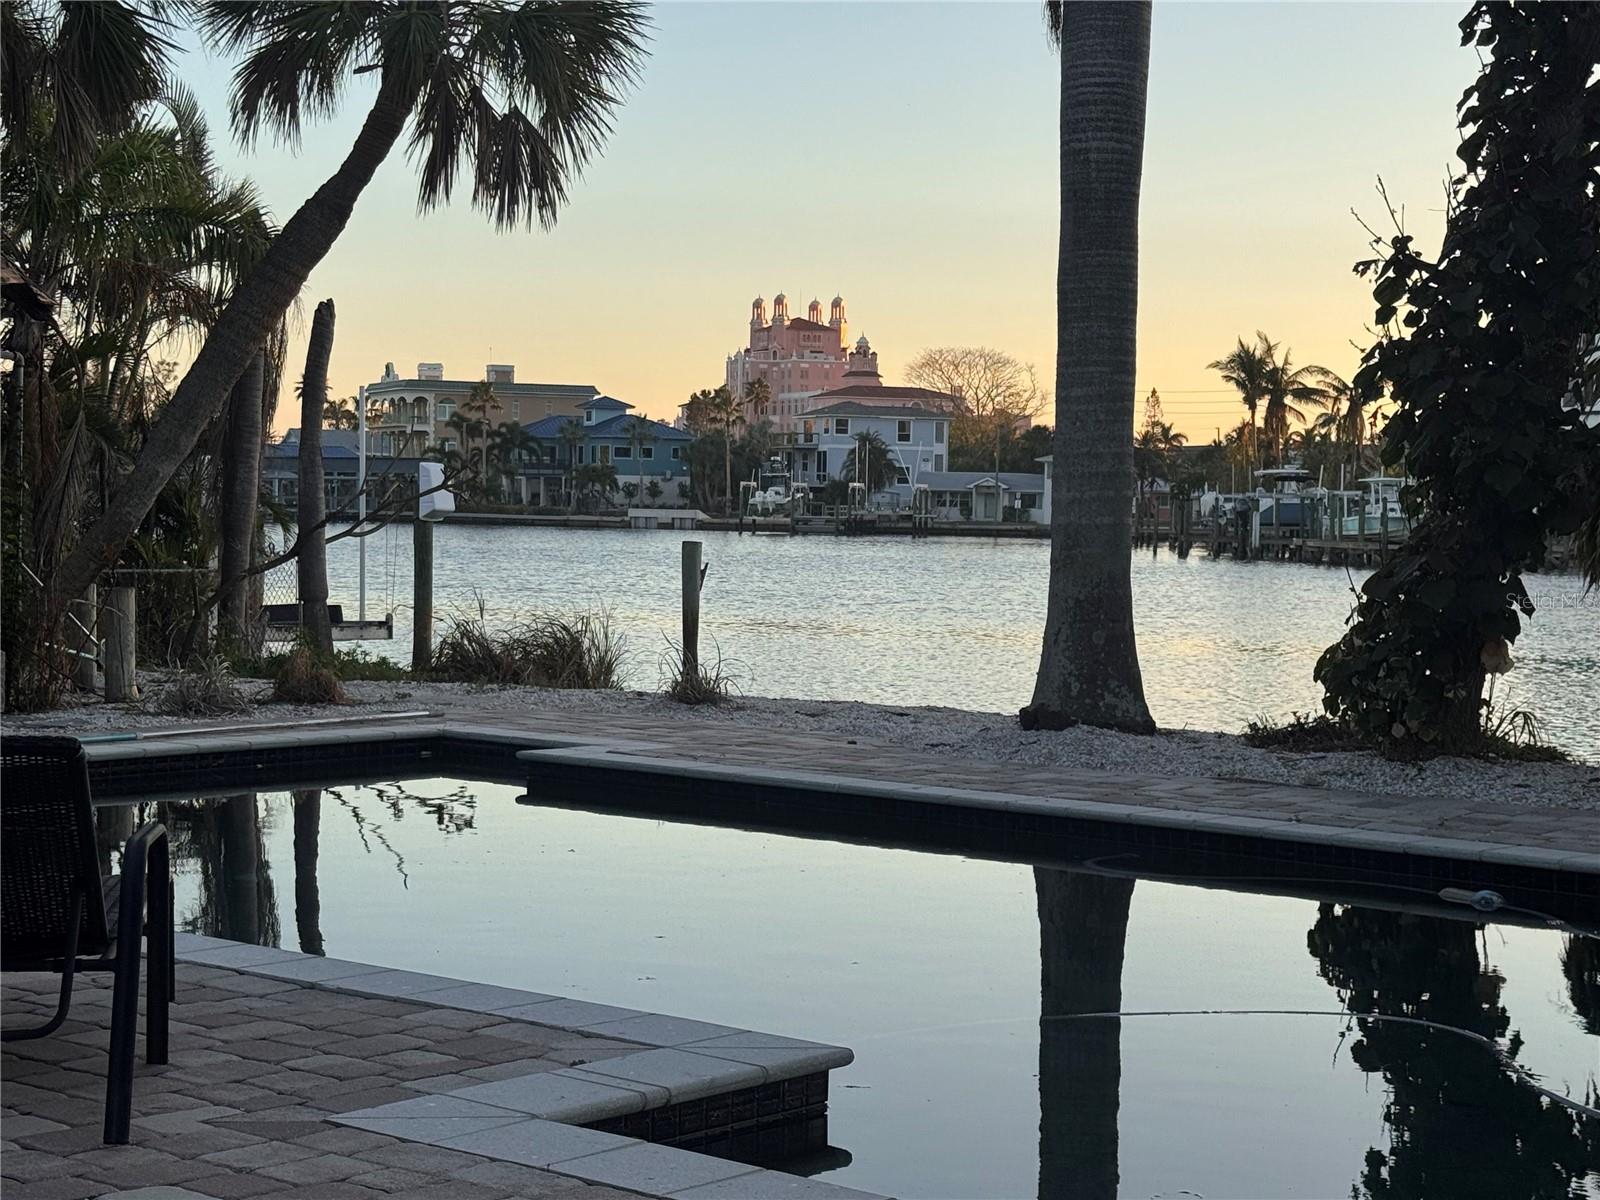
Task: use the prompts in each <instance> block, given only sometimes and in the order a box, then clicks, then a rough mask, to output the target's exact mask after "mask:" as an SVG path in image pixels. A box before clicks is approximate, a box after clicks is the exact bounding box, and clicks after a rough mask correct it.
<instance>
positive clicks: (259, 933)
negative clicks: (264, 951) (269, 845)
mask: <svg viewBox="0 0 1600 1200" xmlns="http://www.w3.org/2000/svg"><path fill="white" fill-rule="evenodd" d="M107 811H111V810H106V809H102V810H101V813H102V819H104V814H105V813H106V812H107ZM129 811H131V809H130V810H129ZM160 819H161V820H162V821H163V822H164V823H165V824H166V826H167V828H168V829H169V830H170V831H171V833H172V838H173V857H174V859H175V860H176V866H177V867H178V868H179V869H180V870H181V869H182V867H183V866H185V865H190V866H192V867H194V868H195V869H197V871H198V874H199V886H198V888H197V889H196V897H195V906H194V909H193V911H191V912H180V913H179V914H178V919H179V922H180V924H181V926H182V927H183V928H184V929H187V930H189V931H190V932H191V933H201V934H205V935H206V936H207V937H220V938H229V939H231V940H233V941H238V942H253V943H255V944H256V945H258V946H276V945H278V944H279V938H280V931H279V925H278V903H277V892H276V888H275V886H274V884H273V878H272V864H271V862H270V861H269V860H268V858H267V853H266V846H265V842H264V839H263V837H262V820H261V809H260V806H259V804H258V801H257V797H256V794H255V793H254V792H246V793H242V794H239V795H235V796H228V797H226V798H224V799H220V800H209V801H196V802H195V803H193V804H166V805H163V806H162V811H161V816H160Z"/></svg>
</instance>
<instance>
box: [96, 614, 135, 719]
mask: <svg viewBox="0 0 1600 1200" xmlns="http://www.w3.org/2000/svg"><path fill="white" fill-rule="evenodd" d="M137 618H138V596H137V593H136V592H135V591H134V590H133V589H132V588H131V587H114V588H110V589H109V590H108V591H107V592H106V608H105V621H104V623H103V624H104V637H105V659H106V661H105V668H106V701H107V703H111V704H118V703H121V702H122V701H124V700H137V699H138V698H139V686H138V681H137V678H136V674H135V672H136V667H137V661H138V656H137V653H136V650H135V646H134V639H135V630H136V628H137Z"/></svg>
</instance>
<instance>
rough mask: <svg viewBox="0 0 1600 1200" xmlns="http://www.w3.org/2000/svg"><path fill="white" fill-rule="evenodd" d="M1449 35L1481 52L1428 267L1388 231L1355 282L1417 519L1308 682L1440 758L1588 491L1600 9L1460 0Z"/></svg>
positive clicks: (1390, 438) (1591, 477) (1599, 167)
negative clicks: (1362, 294) (1369, 296)
mask: <svg viewBox="0 0 1600 1200" xmlns="http://www.w3.org/2000/svg"><path fill="white" fill-rule="evenodd" d="M1460 27H1461V30H1462V35H1463V39H1462V40H1463V44H1464V45H1465V44H1473V43H1475V44H1476V45H1477V46H1478V47H1480V48H1481V50H1480V52H1481V53H1482V54H1484V55H1485V56H1486V57H1485V58H1484V63H1483V68H1482V71H1481V72H1480V74H1479V76H1478V78H1477V79H1476V81H1475V82H1474V83H1473V84H1472V86H1470V87H1469V88H1468V89H1467V90H1466V93H1465V94H1464V95H1463V96H1462V99H1461V101H1460V103H1459V105H1458V106H1457V108H1458V112H1459V122H1458V123H1459V127H1460V129H1461V131H1462V141H1461V145H1460V148H1459V150H1458V151H1457V155H1458V157H1459V158H1460V159H1461V162H1462V164H1463V167H1464V169H1463V171H1462V172H1461V174H1460V175H1459V176H1457V177H1455V178H1453V179H1451V180H1450V183H1449V188H1448V193H1449V201H1450V205H1449V210H1448V216H1447V223H1446V231H1445V235H1444V241H1443V244H1442V245H1441V247H1440V250H1439V253H1438V256H1437V257H1436V258H1432V259H1430V258H1428V257H1426V256H1425V255H1424V254H1423V253H1421V252H1420V251H1419V250H1418V249H1417V247H1416V246H1415V245H1414V243H1413V240H1412V239H1411V237H1409V236H1407V235H1406V234H1405V232H1404V231H1403V230H1399V231H1397V233H1396V234H1395V236H1393V237H1392V238H1390V239H1389V240H1388V241H1387V242H1386V243H1380V246H1381V248H1382V250H1383V256H1382V257H1381V258H1375V259H1372V260H1369V261H1367V262H1363V263H1358V264H1357V266H1356V271H1357V273H1358V274H1361V275H1363V276H1370V277H1372V278H1373V279H1374V280H1375V283H1374V287H1373V299H1374V300H1375V301H1376V303H1377V312H1376V321H1377V323H1378V324H1379V325H1380V326H1382V327H1383V333H1382V335H1381V336H1380V338H1379V340H1378V341H1377V343H1376V344H1375V345H1373V346H1372V347H1371V349H1369V350H1368V351H1367V353H1366V355H1365V356H1364V358H1363V360H1362V366H1361V369H1360V370H1359V371H1358V373H1357V374H1356V376H1355V378H1354V380H1353V381H1352V382H1353V383H1354V384H1355V385H1356V386H1358V387H1359V388H1361V389H1362V390H1363V391H1364V392H1365V393H1366V394H1369V395H1377V394H1378V393H1379V392H1381V391H1382V390H1383V389H1385V388H1387V390H1388V393H1389V396H1390V398H1391V399H1392V401H1393V402H1394V404H1395V405H1396V411H1395V414H1394V416H1393V418H1392V419H1391V420H1390V422H1389V424H1388V427H1387V429H1386V431H1385V438H1384V446H1383V460H1384V462H1385V463H1386V464H1389V465H1391V466H1401V465H1402V464H1403V467H1404V470H1405V471H1406V473H1407V474H1408V475H1409V476H1410V477H1411V478H1412V479H1413V480H1414V483H1413V484H1412V485H1411V486H1410V488H1409V489H1408V493H1407V501H1408V503H1411V504H1414V505H1416V506H1417V507H1418V508H1420V510H1421V511H1422V512H1423V513H1424V514H1425V515H1424V516H1423V517H1422V519H1421V520H1420V522H1418V523H1417V525H1416V527H1415V529H1414V531H1413V533H1412V535H1411V537H1410V538H1409V539H1408V540H1407V542H1406V544H1405V545H1404V547H1403V548H1402V549H1401V551H1400V552H1399V553H1397V554H1396V555H1395V556H1394V557H1392V558H1391V559H1390V560H1389V561H1388V562H1387V563H1385V564H1384V565H1383V566H1382V567H1381V568H1380V569H1379V570H1378V571H1376V572H1375V573H1374V574H1373V575H1372V576H1371V577H1370V578H1369V579H1368V580H1367V582H1366V583H1365V585H1364V586H1363V587H1362V590H1361V596H1360V598H1359V601H1358V603H1357V606H1356V610H1355V613H1354V617H1353V620H1352V622H1351V624H1350V626H1349V628H1348V629H1347V630H1346V632H1345V634H1344V636H1343V637H1342V638H1341V639H1340V640H1339V641H1338V642H1337V643H1336V644H1334V645H1333V646H1331V647H1329V648H1328V649H1327V651H1325V652H1324V653H1323V655H1322V657H1321V659H1320V660H1319V661H1318V663H1317V667H1316V678H1317V680H1318V681H1319V682H1320V683H1321V684H1322V685H1323V688H1324V693H1325V694H1324V699H1323V706H1324V708H1325V709H1326V710H1327V712H1328V713H1329V714H1330V715H1331V716H1333V717H1335V718H1337V719H1338V720H1340V721H1341V722H1342V723H1344V724H1346V725H1348V726H1350V727H1352V728H1353V729H1354V730H1355V731H1357V732H1358V733H1360V734H1361V735H1363V736H1364V737H1366V738H1369V739H1371V740H1373V741H1376V742H1378V743H1380V744H1383V743H1389V744H1393V743H1395V742H1408V743H1409V744H1410V745H1411V746H1412V747H1413V748H1417V749H1421V748H1424V747H1426V748H1430V749H1438V750H1446V749H1449V748H1451V747H1452V746H1459V745H1462V744H1465V743H1466V742H1468V741H1470V740H1472V739H1474V738H1476V737H1477V736H1478V733H1479V730H1480V728H1481V725H1480V721H1481V712H1482V694H1483V684H1484V678H1485V675H1486V673H1487V672H1490V671H1495V670H1498V669H1504V668H1505V666H1507V665H1508V657H1507V651H1508V647H1509V643H1511V642H1512V641H1514V640H1515V638H1516V637H1517V634H1518V633H1519V632H1520V630H1521V621H1522V619H1523V618H1524V617H1528V616H1531V615H1532V614H1533V611H1534V605H1533V602H1532V600H1531V599H1530V598H1529V596H1528V592H1527V589H1526V588H1525V587H1524V585H1523V581H1522V575H1523V573H1524V572H1525V571H1529V570H1537V569H1538V568H1539V567H1540V565H1541V564H1542V562H1543V560H1544V556H1545V552H1546V546H1547V543H1548V539H1549V538H1550V537H1551V536H1552V535H1565V534H1571V533H1573V532H1575V531H1576V530H1578V529H1579V528H1580V526H1581V525H1582V524H1583V522H1584V518H1585V516H1586V515H1587V514H1588V513H1590V512H1591V511H1592V507H1593V506H1594V504H1595V502H1596V501H1595V497H1596V495H1597V494H1600V492H1597V488H1600V429H1597V428H1595V427H1594V426H1592V425H1590V424H1586V423H1585V421H1584V419H1583V409H1584V401H1583V389H1582V387H1581V385H1580V384H1579V383H1578V382H1577V381H1578V380H1579V378H1580V375H1581V365H1582V359H1583V357H1584V355H1583V350H1584V347H1585V345H1586V343H1587V341H1588V339H1589V337H1590V336H1591V335H1592V334H1593V333H1594V331H1596V330H1600V197H1597V181H1600V81H1597V80H1596V79H1595V77H1594V71H1595V64H1596V63H1597V62H1600V5H1592V4H1582V5H1546V4H1527V3H1517V4H1506V3H1478V4H1475V5H1474V6H1473V7H1472V9H1471V11H1470V12H1469V13H1468V14H1467V16H1466V17H1465V18H1464V19H1463V20H1462V22H1461V26H1460Z"/></svg>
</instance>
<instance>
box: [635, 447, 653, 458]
mask: <svg viewBox="0 0 1600 1200" xmlns="http://www.w3.org/2000/svg"><path fill="white" fill-rule="evenodd" d="M655 456H656V448H655V447H654V446H640V447H639V457H640V458H654V457H655Z"/></svg>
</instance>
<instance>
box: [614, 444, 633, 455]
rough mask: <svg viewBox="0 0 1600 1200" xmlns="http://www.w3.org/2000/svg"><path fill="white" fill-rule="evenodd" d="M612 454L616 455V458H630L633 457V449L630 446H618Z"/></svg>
mask: <svg viewBox="0 0 1600 1200" xmlns="http://www.w3.org/2000/svg"><path fill="white" fill-rule="evenodd" d="M614 453H615V454H616V457H618V458H632V457H633V447H632V446H618V447H617V448H616V450H615V451H614Z"/></svg>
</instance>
